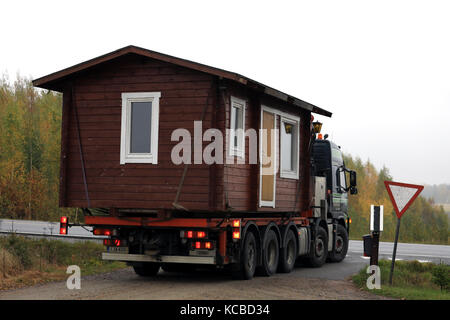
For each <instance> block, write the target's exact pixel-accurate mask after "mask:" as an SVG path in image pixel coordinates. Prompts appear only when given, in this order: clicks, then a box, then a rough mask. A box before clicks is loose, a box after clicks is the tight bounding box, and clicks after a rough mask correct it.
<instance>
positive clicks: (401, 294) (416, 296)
mask: <svg viewBox="0 0 450 320" xmlns="http://www.w3.org/2000/svg"><path fill="white" fill-rule="evenodd" d="M437 266H438V265H436V264H434V263H420V262H419V261H396V263H395V269H394V276H393V285H392V286H390V285H389V272H390V267H391V261H388V260H380V261H379V267H380V271H381V289H372V290H369V289H368V288H367V285H366V281H367V278H368V277H369V276H370V275H369V274H367V273H366V270H367V267H364V268H363V269H361V270H360V272H359V273H357V274H356V275H354V276H353V279H352V280H353V282H354V283H355V284H356V285H357V286H359V287H360V288H363V289H365V290H367V291H369V292H371V293H375V294H378V295H382V296H387V297H393V298H398V299H407V300H450V291H449V288H448V287H447V289H443V290H441V289H440V287H439V286H438V285H437V284H435V283H434V282H433V270H436V268H437ZM444 268H445V269H446V270H447V280H448V276H449V275H450V266H445V267H444Z"/></svg>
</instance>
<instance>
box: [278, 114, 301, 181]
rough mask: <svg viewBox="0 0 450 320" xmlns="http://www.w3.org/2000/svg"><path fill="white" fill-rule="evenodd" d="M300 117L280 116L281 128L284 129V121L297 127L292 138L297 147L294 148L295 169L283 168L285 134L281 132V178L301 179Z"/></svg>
mask: <svg viewBox="0 0 450 320" xmlns="http://www.w3.org/2000/svg"><path fill="white" fill-rule="evenodd" d="M299 120H300V119H299V118H298V117H294V116H288V115H286V114H284V115H283V116H280V130H284V123H289V124H291V125H293V126H294V127H295V129H294V130H295V132H294V134H295V135H292V138H293V139H295V140H296V141H295V142H294V145H295V148H294V150H292V154H293V155H294V161H295V163H294V170H289V169H286V168H283V157H285V155H283V142H282V139H283V134H282V133H281V132H280V178H287V179H296V180H298V179H299V163H300V161H299V160H300V159H299V157H300V155H299V153H300V152H299V151H300V121H299Z"/></svg>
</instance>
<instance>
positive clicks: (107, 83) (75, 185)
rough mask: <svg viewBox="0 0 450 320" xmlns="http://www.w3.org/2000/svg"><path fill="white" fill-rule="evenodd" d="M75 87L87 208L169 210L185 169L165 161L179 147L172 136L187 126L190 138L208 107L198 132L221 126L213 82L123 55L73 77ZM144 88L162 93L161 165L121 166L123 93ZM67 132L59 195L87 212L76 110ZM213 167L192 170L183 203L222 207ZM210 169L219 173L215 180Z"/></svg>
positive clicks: (192, 206) (202, 75)
mask: <svg viewBox="0 0 450 320" xmlns="http://www.w3.org/2000/svg"><path fill="white" fill-rule="evenodd" d="M73 83H74V100H73V103H75V104H76V107H77V110H78V115H79V126H80V133H81V140H82V146H83V151H84V158H85V167H86V174H87V182H88V188H89V197H90V200H91V207H115V208H171V207H172V202H173V201H174V199H175V194H176V190H177V187H178V183H179V180H180V177H181V174H182V172H183V165H179V166H177V165H175V164H173V163H172V161H171V158H170V155H171V150H172V147H173V146H174V145H176V144H177V143H178V142H171V141H170V137H171V133H172V131H173V130H174V129H176V128H186V129H188V130H189V131H190V132H191V134H193V128H194V121H195V120H200V119H201V114H202V110H203V108H204V107H205V105H207V108H208V109H207V112H206V116H205V120H206V121H204V123H203V130H206V129H208V128H209V127H211V124H212V123H213V122H216V123H217V124H218V126H221V125H223V122H224V119H223V117H221V115H220V114H221V113H220V112H217V113H216V117H213V114H214V112H215V111H214V110H213V108H219V109H220V108H221V107H220V106H216V105H215V101H216V100H217V88H216V82H215V79H214V78H213V77H212V76H211V75H208V74H205V73H201V72H197V71H193V70H190V69H186V68H183V67H179V66H175V65H172V64H168V63H165V62H161V61H156V60H152V59H148V58H143V57H139V56H136V55H127V56H124V57H121V58H118V59H116V60H113V61H111V62H108V63H105V64H102V65H100V66H97V67H94V68H92V69H89V70H88V71H86V72H84V73H82V74H80V75H78V76H77V78H76V79H73ZM146 91H149V92H151V91H160V92H161V99H160V119H159V128H160V129H159V130H160V131H159V150H158V164H157V165H153V164H125V165H120V163H119V161H120V133H121V110H122V109H121V108H122V102H121V93H122V92H146ZM66 100H67V98H66V99H65V100H64V101H66ZM64 110H65V111H67V108H64ZM63 118H64V117H63ZM66 127H67V128H68V134H67V144H66V145H63V146H62V149H63V150H67V159H66V160H65V166H64V168H63V169H62V170H64V171H65V175H64V177H65V181H64V183H63V184H62V188H65V190H64V192H63V193H61V197H62V198H61V204H63V205H64V206H68V207H85V206H86V203H87V201H86V197H85V190H84V184H83V175H82V170H81V162H80V156H79V149H78V141H77V134H76V123H75V116H74V108H73V106H72V107H71V108H70V117H69V120H68V125H67V126H66ZM63 135H64V132H63ZM208 143H209V142H207V143H204V145H207V144H208ZM214 167H215V168H214V169H211V168H210V167H209V166H208V165H205V164H203V165H191V166H190V168H189V170H188V173H187V176H186V180H185V183H184V186H183V188H182V193H181V197H180V204H181V205H183V206H185V207H186V208H189V209H197V210H210V209H215V208H216V207H217V206H219V207H220V206H221V205H223V202H222V201H221V198H222V193H221V189H220V188H221V181H223V174H222V173H221V170H220V168H218V166H214ZM211 170H217V171H216V173H215V176H214V177H213V178H212V177H211ZM61 172H63V171H61ZM215 180H217V181H218V183H217V184H215V183H214V181H215ZM212 184H213V185H212ZM216 186H217V187H216ZM222 188H223V186H222ZM211 194H212V195H211Z"/></svg>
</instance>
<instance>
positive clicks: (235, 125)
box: [230, 97, 245, 158]
mask: <svg viewBox="0 0 450 320" xmlns="http://www.w3.org/2000/svg"><path fill="white" fill-rule="evenodd" d="M230 115H231V120H230V156H238V157H241V158H243V157H244V154H245V153H244V149H245V135H244V130H245V125H244V124H245V101H244V100H241V99H238V98H235V97H231V113H230Z"/></svg>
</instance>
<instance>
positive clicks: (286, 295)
mask: <svg viewBox="0 0 450 320" xmlns="http://www.w3.org/2000/svg"><path fill="white" fill-rule="evenodd" d="M292 275H295V272H294V273H291V274H276V275H274V276H272V277H270V278H266V277H256V278H254V279H253V280H250V281H237V280H231V279H230V277H229V275H226V274H222V273H218V272H210V271H196V272H192V273H168V272H164V271H162V270H161V271H160V273H159V274H158V276H157V277H154V278H141V277H139V276H137V275H136V274H135V273H134V271H133V270H132V268H126V269H121V270H118V271H114V272H110V273H106V274H98V275H91V276H85V277H82V279H81V289H80V290H69V289H67V287H66V282H65V281H58V282H52V283H47V284H43V285H36V286H32V287H28V288H22V289H16V290H7V291H0V300H22V299H26V300H105V299H106V300H128V299H132V300H141V299H144V300H241V299H248V300H260V299H270V300H278V299H283V300H284V299H289V300H290V299H292V300H323V299H331V300H341V299H344V300H355V299H357V300H361V299H364V300H367V299H369V300H380V299H386V298H383V297H380V296H377V295H374V294H371V293H369V292H366V291H364V290H360V289H358V288H357V287H356V286H355V285H354V284H353V283H352V282H351V281H350V280H327V279H314V278H303V277H298V276H292Z"/></svg>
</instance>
